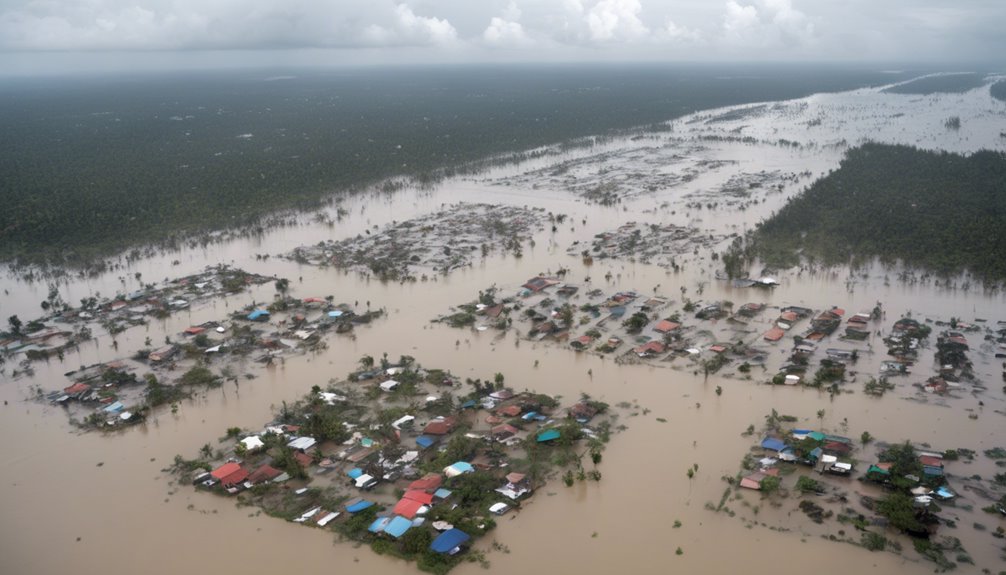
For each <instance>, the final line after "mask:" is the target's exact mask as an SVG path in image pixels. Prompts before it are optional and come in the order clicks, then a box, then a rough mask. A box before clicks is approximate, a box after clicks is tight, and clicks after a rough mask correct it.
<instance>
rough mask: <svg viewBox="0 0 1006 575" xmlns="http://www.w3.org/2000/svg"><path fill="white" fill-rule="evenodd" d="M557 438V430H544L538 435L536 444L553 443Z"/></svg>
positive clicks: (558, 435)
mask: <svg viewBox="0 0 1006 575" xmlns="http://www.w3.org/2000/svg"><path fill="white" fill-rule="evenodd" d="M559 437H560V433H559V430H558V429H555V428H551V429H546V430H544V431H542V432H541V433H539V434H538V437H537V439H536V441H537V442H538V443H548V442H550V441H555V440H556V439H559Z"/></svg>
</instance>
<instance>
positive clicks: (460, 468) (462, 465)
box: [447, 461, 475, 475]
mask: <svg viewBox="0 0 1006 575" xmlns="http://www.w3.org/2000/svg"><path fill="white" fill-rule="evenodd" d="M447 469H453V470H454V471H455V472H456V475H461V474H462V473H471V472H473V471H475V468H474V467H472V464H471V463H468V462H467V461H458V462H457V463H452V464H451V465H450V466H448V467H447Z"/></svg>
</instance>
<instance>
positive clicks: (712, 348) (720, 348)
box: [709, 344, 727, 353]
mask: <svg viewBox="0 0 1006 575" xmlns="http://www.w3.org/2000/svg"><path fill="white" fill-rule="evenodd" d="M726 350H727V348H726V347H724V346H722V345H719V344H717V345H713V346H710V347H709V351H711V352H713V353H723V352H724V351H726Z"/></svg>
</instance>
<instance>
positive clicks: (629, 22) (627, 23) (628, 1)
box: [586, 0, 650, 42]
mask: <svg viewBox="0 0 1006 575" xmlns="http://www.w3.org/2000/svg"><path fill="white" fill-rule="evenodd" d="M641 10H642V6H641V5H640V4H639V0H601V1H600V2H598V3H597V4H595V5H594V6H593V7H592V8H591V9H590V11H589V12H588V13H587V16H586V18H587V27H588V28H589V30H590V39H591V40H594V41H601V42H608V41H612V40H623V41H625V40H628V41H632V40H639V39H641V38H644V37H645V36H646V35H648V34H649V33H650V31H649V29H647V27H646V26H645V25H644V24H643V22H642V21H641V20H640V19H639V13H640V11H641Z"/></svg>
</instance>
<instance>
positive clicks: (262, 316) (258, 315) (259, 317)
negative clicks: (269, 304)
mask: <svg viewBox="0 0 1006 575" xmlns="http://www.w3.org/2000/svg"><path fill="white" fill-rule="evenodd" d="M247 318H248V321H266V320H267V319H269V312H268V311H267V310H264V309H261V308H259V309H256V310H254V311H252V312H251V313H249V314H248V316H247Z"/></svg>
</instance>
